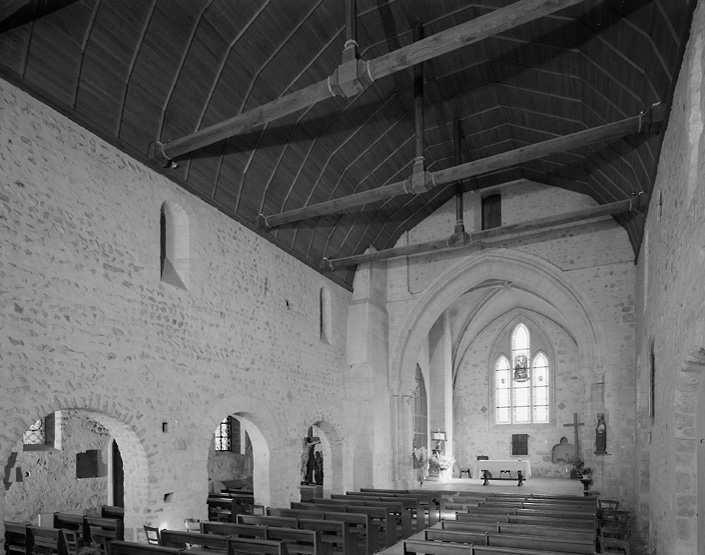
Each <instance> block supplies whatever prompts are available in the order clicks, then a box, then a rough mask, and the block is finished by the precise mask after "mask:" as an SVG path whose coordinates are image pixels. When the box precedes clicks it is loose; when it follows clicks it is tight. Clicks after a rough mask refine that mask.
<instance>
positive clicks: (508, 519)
mask: <svg viewBox="0 0 705 555" xmlns="http://www.w3.org/2000/svg"><path fill="white" fill-rule="evenodd" d="M455 517H456V521H458V522H496V523H504V524H534V525H538V526H553V527H554V528H579V529H581V530H593V531H594V530H595V528H596V525H595V522H594V521H593V520H591V519H587V520H577V519H562V518H551V517H537V516H527V515H509V514H507V515H503V514H470V513H456V514H455Z"/></svg>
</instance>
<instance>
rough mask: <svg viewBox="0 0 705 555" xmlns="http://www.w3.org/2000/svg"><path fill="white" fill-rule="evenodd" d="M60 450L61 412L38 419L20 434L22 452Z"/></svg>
mask: <svg viewBox="0 0 705 555" xmlns="http://www.w3.org/2000/svg"><path fill="white" fill-rule="evenodd" d="M48 449H61V411H56V412H55V413H52V414H49V415H47V416H45V417H44V418H40V419H39V420H37V421H36V422H34V424H32V425H30V427H29V428H28V429H27V430H26V431H25V432H24V434H22V450H23V451H42V450H48Z"/></svg>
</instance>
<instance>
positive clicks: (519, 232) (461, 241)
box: [320, 193, 645, 425]
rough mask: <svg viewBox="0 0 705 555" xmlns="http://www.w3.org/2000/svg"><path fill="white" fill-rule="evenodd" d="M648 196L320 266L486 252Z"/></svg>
mask: <svg viewBox="0 0 705 555" xmlns="http://www.w3.org/2000/svg"><path fill="white" fill-rule="evenodd" d="M644 196H645V195H644V193H639V194H638V195H637V196H635V197H633V198H630V199H626V200H620V201H617V202H612V203H609V204H601V205H600V206H594V207H591V208H583V209H581V210H574V211H572V212H567V213H565V214H559V215H558V216H546V217H544V218H537V219H535V220H532V221H530V222H523V223H518V224H510V225H505V226H502V227H495V228H493V229H486V230H484V231H476V232H474V233H469V234H468V233H461V234H454V235H451V236H450V237H449V238H447V239H440V240H438V241H429V242H426V243H417V244H415V245H406V246H404V247H396V248H393V249H385V250H382V251H375V252H369V253H365V254H358V255H355V256H348V257H345V258H337V259H328V258H324V259H323V260H322V261H321V264H320V267H321V269H322V270H328V271H334V270H336V269H338V268H342V267H346V266H355V265H357V264H363V263H365V262H377V261H379V260H389V259H390V258H399V257H401V256H415V255H420V254H426V253H431V252H443V251H448V250H455V249H461V248H465V249H482V248H485V247H488V246H490V244H491V243H495V242H498V241H504V240H507V239H512V238H515V237H525V236H527V235H532V234H535V233H543V232H545V231H547V230H549V229H552V228H555V227H558V226H566V225H577V224H580V223H583V222H585V221H588V220H593V219H596V218H603V217H605V216H612V215H614V214H621V213H623V212H637V211H639V210H640V209H641V202H642V200H643V197H644ZM571 425H572V424H571Z"/></svg>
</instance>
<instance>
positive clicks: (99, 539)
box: [92, 534, 110, 555]
mask: <svg viewBox="0 0 705 555" xmlns="http://www.w3.org/2000/svg"><path fill="white" fill-rule="evenodd" d="M92 539H93V547H94V548H95V552H96V555H110V538H108V537H107V536H100V535H98V534H94V535H93V538H92Z"/></svg>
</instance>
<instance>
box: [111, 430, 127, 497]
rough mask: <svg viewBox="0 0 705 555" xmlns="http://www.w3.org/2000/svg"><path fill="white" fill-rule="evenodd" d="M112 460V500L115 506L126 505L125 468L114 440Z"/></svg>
mask: <svg viewBox="0 0 705 555" xmlns="http://www.w3.org/2000/svg"><path fill="white" fill-rule="evenodd" d="M110 462H111V468H112V479H111V486H112V488H111V489H112V501H111V504H112V505H113V506H115V507H124V506H125V468H124V467H123V465H122V455H121V454H120V447H118V444H117V441H115V440H113V442H112V446H111V454H110Z"/></svg>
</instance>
